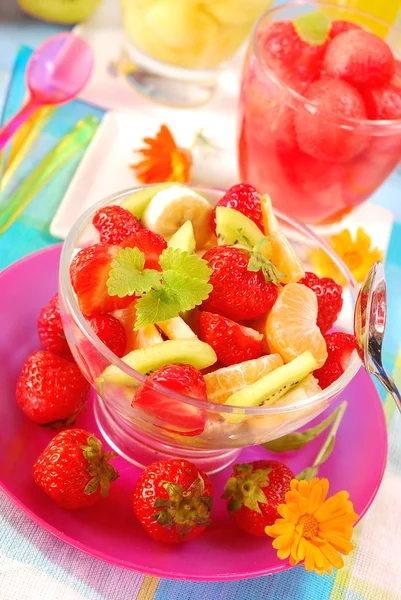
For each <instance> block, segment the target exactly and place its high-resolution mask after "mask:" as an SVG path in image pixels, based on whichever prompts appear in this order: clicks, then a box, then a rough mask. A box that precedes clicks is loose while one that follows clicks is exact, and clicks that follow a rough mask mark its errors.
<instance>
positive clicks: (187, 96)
mask: <svg viewBox="0 0 401 600" xmlns="http://www.w3.org/2000/svg"><path fill="white" fill-rule="evenodd" d="M270 4H271V0H267V2H266V0H200V1H198V2H197V1H194V0H122V4H121V6H122V16H123V25H124V29H125V33H126V45H125V50H126V52H127V55H128V57H129V59H130V60H132V62H133V63H134V64H135V66H137V67H138V66H139V67H140V69H142V70H144V71H145V73H146V76H144V75H142V76H141V81H140V85H141V90H142V92H145V93H147V94H148V95H151V96H153V97H154V98H156V97H157V99H158V100H164V101H166V102H171V103H173V104H196V103H197V102H199V101H204V100H206V99H207V96H208V93H207V90H204V93H202V90H199V92H198V94H197V93H196V91H192V93H191V92H190V91H187V92H186V93H185V92H184V91H180V90H179V89H178V90H177V89H175V90H174V89H169V88H167V86H165V85H164V86H163V81H161V80H160V78H163V79H164V80H165V79H167V80H169V79H170V80H173V81H176V82H180V81H182V83H181V85H180V87H181V88H184V82H185V86H186V87H187V88H189V87H190V83H192V90H194V89H195V82H197V81H198V82H203V83H204V85H206V83H207V82H209V86H210V90H209V91H211V90H212V88H213V87H214V86H212V85H211V82H212V81H215V79H216V76H217V68H218V67H219V65H220V64H221V63H222V62H224V61H225V60H227V59H228V58H230V57H231V56H232V54H233V53H234V52H235V51H236V50H237V49H238V48H239V47H240V45H241V44H242V43H243V41H244V40H245V39H246V38H247V36H248V35H249V33H250V31H251V29H252V25H253V23H254V21H255V20H256V19H257V18H258V17H259V16H260V15H261V14H262V12H263V11H264V10H266V8H267V7H268V6H270ZM152 74H154V75H155V77H154V78H152V83H151V84H149V85H147V83H148V81H147V78H148V77H151V75H152ZM156 75H157V76H159V79H158V78H157V77H156ZM132 77H133V78H135V73H134V72H133V73H132ZM137 83H138V84H139V79H138V80H137ZM176 85H177V84H176ZM152 86H153V89H151V88H152ZM154 88H157V90H155V89H154Z"/></svg>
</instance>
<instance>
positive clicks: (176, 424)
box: [132, 365, 207, 436]
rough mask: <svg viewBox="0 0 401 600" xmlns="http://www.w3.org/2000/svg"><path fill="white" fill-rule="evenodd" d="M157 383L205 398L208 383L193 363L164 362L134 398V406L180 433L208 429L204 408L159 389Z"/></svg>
mask: <svg viewBox="0 0 401 600" xmlns="http://www.w3.org/2000/svg"><path fill="white" fill-rule="evenodd" d="M154 384H158V385H159V386H163V387H164V388H167V389H169V390H172V391H173V392H176V393H178V394H183V395H184V396H189V397H191V398H199V400H205V401H206V400H207V392H206V383H205V380H204V378H203V375H202V373H201V372H200V371H198V370H197V369H195V367H193V366H192V365H165V366H164V367H160V368H159V369H157V370H156V371H154V372H153V373H152V374H151V375H150V376H149V377H148V378H147V380H146V383H145V384H144V385H143V386H142V387H141V388H140V389H139V390H138V391H137V392H136V394H135V396H134V398H133V400H132V406H133V407H134V408H139V409H140V410H141V411H143V412H146V413H147V414H148V415H150V416H151V417H153V418H154V419H157V421H159V422H161V423H162V424H161V425H159V427H161V428H163V429H167V430H168V431H172V432H173V433H179V434H180V435H187V436H194V435H200V434H201V433H202V431H203V430H204V428H205V421H206V413H205V410H204V409H202V408H199V407H198V406H194V405H193V404H190V403H186V402H181V401H180V400H176V399H174V398H172V397H171V396H169V395H168V394H163V393H162V392H160V391H156V390H155V389H154Z"/></svg>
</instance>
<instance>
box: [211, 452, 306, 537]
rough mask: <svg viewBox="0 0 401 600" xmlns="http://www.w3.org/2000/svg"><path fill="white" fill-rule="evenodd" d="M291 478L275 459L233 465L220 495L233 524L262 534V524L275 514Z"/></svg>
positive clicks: (291, 473)
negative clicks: (225, 502) (225, 503)
mask: <svg viewBox="0 0 401 600" xmlns="http://www.w3.org/2000/svg"><path fill="white" fill-rule="evenodd" d="M291 479H294V474H293V472H292V471H291V469H289V468H288V467H287V466H286V465H283V463H280V462H278V461H276V460H255V461H254V462H251V463H248V464H243V465H241V464H240V465H234V467H233V474H232V476H231V477H230V479H229V480H228V481H227V483H226V486H225V488H224V494H223V496H222V497H223V499H225V500H227V509H228V511H229V513H230V516H231V518H232V520H233V521H234V523H236V525H238V527H239V528H240V529H243V530H244V531H246V532H247V533H251V534H252V535H257V536H264V535H265V527H266V526H267V525H273V523H274V522H275V520H276V519H277V518H278V517H279V514H278V512H277V506H278V505H279V504H282V503H283V502H284V497H285V494H286V493H287V492H288V491H289V490H290V482H291Z"/></svg>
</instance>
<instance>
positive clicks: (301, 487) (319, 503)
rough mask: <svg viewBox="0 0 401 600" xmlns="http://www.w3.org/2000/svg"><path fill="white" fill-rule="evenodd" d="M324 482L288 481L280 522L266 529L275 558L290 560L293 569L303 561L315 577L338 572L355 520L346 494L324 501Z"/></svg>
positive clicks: (350, 549)
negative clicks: (333, 570)
mask: <svg viewBox="0 0 401 600" xmlns="http://www.w3.org/2000/svg"><path fill="white" fill-rule="evenodd" d="M328 491H329V482H328V480H327V479H319V478H317V477H315V478H313V479H312V481H311V482H310V483H309V482H308V481H306V480H304V479H303V480H302V481H297V480H296V479H293V480H292V481H291V490H290V491H289V492H287V493H286V495H285V504H280V505H279V506H278V507H277V511H278V513H279V515H280V516H281V517H282V518H281V519H276V522H275V523H274V525H272V526H270V527H266V528H265V532H266V533H267V535H269V536H271V537H273V538H274V541H273V548H275V549H276V550H277V556H278V557H279V558H280V559H282V560H285V559H286V558H288V557H289V558H290V564H291V565H292V566H294V565H297V564H298V563H299V562H301V561H304V565H305V569H306V570H307V571H316V573H317V574H318V575H323V573H329V574H330V573H331V572H332V568H333V567H335V568H336V569H341V567H343V566H344V561H343V558H342V556H341V554H344V555H347V554H349V553H350V552H351V551H352V550H353V548H354V546H353V544H352V543H351V537H352V525H353V524H354V523H355V521H356V520H357V515H356V514H355V512H354V507H353V505H352V502H351V501H350V500H348V493H347V492H344V491H343V492H337V493H336V494H334V496H331V497H330V498H327V494H328Z"/></svg>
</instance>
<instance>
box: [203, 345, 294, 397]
mask: <svg viewBox="0 0 401 600" xmlns="http://www.w3.org/2000/svg"><path fill="white" fill-rule="evenodd" d="M282 365H283V359H282V358H281V356H279V355H278V354H269V355H267V356H261V357H260V358H256V359H254V360H246V361H245V362H242V363H238V364H236V365H231V366H229V367H224V368H223V369H218V370H217V371H213V372H212V373H208V374H207V375H205V382H206V390H207V397H208V400H209V401H210V402H216V403H217V404H224V402H225V401H226V400H227V398H229V396H232V394H235V392H238V391H239V390H241V389H242V388H244V387H246V386H248V385H251V384H252V383H254V382H255V381H257V380H258V379H261V378H262V377H264V376H265V375H267V374H268V373H270V372H271V371H274V369H278V367H281V366H282Z"/></svg>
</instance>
